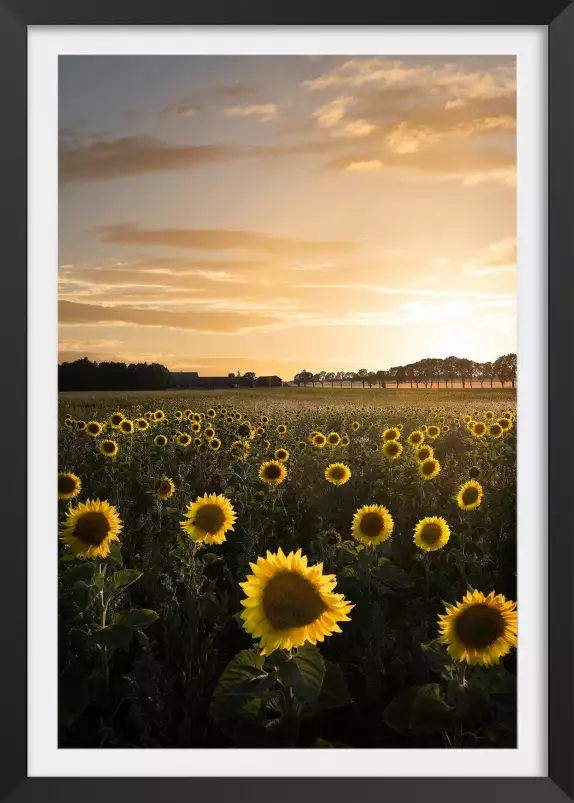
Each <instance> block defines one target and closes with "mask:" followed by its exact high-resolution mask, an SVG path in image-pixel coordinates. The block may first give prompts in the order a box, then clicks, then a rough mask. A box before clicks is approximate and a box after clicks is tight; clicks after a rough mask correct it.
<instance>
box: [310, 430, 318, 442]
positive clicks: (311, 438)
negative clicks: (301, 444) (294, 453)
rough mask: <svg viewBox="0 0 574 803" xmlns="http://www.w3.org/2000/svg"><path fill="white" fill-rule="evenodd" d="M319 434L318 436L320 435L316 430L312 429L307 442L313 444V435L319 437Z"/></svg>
mask: <svg viewBox="0 0 574 803" xmlns="http://www.w3.org/2000/svg"><path fill="white" fill-rule="evenodd" d="M319 434H320V433H319V432H317V430H316V429H312V430H311V432H310V433H309V440H310V441H311V443H313V438H314V437H315V435H319Z"/></svg>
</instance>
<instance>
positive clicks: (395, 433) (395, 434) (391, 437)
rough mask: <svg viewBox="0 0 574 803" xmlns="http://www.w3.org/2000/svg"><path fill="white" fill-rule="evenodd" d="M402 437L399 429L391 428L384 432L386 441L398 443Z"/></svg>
mask: <svg viewBox="0 0 574 803" xmlns="http://www.w3.org/2000/svg"><path fill="white" fill-rule="evenodd" d="M400 437H401V433H400V430H399V429H398V428H397V427H389V429H385V431H384V432H383V440H384V441H396V440H398V439H399V438H400Z"/></svg>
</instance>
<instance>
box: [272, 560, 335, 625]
mask: <svg viewBox="0 0 574 803" xmlns="http://www.w3.org/2000/svg"><path fill="white" fill-rule="evenodd" d="M262 602H263V610H264V611H265V615H266V617H267V619H268V620H269V622H270V623H271V625H272V626H273V627H274V628H275V630H287V629H288V628H291V627H305V625H310V624H311V622H314V621H315V620H316V619H318V618H319V617H320V616H321V614H323V613H324V612H325V611H326V610H327V606H326V605H325V603H324V602H323V600H322V599H321V597H320V596H319V594H318V593H317V590H316V589H315V586H314V585H313V584H312V583H310V582H309V580H306V579H305V578H304V577H301V575H300V574H297V573H296V572H280V573H279V574H276V575H275V576H274V577H272V578H271V580H270V581H269V582H268V583H267V585H266V586H265V590H264V592H263V601H262Z"/></svg>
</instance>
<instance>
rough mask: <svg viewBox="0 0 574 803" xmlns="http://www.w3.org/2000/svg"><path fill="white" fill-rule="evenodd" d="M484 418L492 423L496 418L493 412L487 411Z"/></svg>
mask: <svg viewBox="0 0 574 803" xmlns="http://www.w3.org/2000/svg"><path fill="white" fill-rule="evenodd" d="M484 417H485V418H486V420H487V421H492V419H493V418H494V413H493V411H492V410H487V411H486V413H485V414H484Z"/></svg>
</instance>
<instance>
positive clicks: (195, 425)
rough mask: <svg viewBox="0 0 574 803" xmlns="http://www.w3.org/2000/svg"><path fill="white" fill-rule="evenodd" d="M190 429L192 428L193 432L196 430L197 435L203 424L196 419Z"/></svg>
mask: <svg viewBox="0 0 574 803" xmlns="http://www.w3.org/2000/svg"><path fill="white" fill-rule="evenodd" d="M190 429H191V431H192V432H195V434H196V435H197V434H198V433H199V432H201V424H200V423H199V422H197V421H194V422H193V424H192V425H191V427H190Z"/></svg>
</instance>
